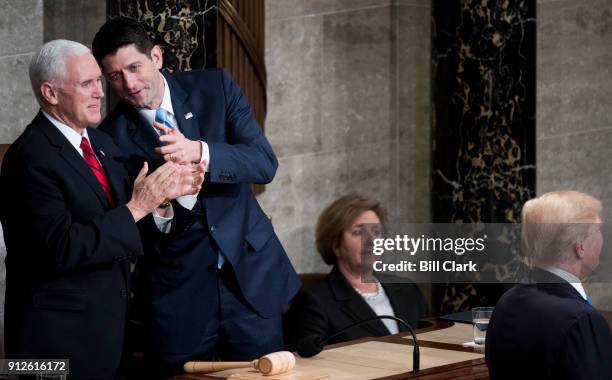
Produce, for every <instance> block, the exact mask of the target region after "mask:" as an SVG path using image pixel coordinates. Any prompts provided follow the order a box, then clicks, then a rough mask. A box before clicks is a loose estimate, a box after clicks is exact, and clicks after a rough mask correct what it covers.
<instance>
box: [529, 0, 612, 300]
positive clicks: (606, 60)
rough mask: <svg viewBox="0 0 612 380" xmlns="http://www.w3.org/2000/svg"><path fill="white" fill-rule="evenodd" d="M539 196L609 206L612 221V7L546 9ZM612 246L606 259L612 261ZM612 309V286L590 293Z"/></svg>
mask: <svg viewBox="0 0 612 380" xmlns="http://www.w3.org/2000/svg"><path fill="white" fill-rule="evenodd" d="M537 12H538V40H537V56H538V69H537V78H538V82H537V83H538V84H537V112H536V115H537V126H538V129H537V140H536V141H537V149H536V150H537V160H536V162H537V164H538V170H537V174H538V175H537V193H538V194H542V193H545V192H547V191H552V190H561V189H573V190H580V191H584V192H587V193H589V194H592V195H594V196H596V197H598V198H600V199H601V200H602V201H603V204H604V212H603V219H604V220H605V221H607V222H608V223H609V221H610V220H612V186H610V179H611V178H612V155H611V154H610V146H612V112H610V109H611V104H612V103H611V99H612V71H611V69H610V67H611V65H612V49H611V48H610V47H611V46H612V3H611V2H609V1H607V0H583V1H579V2H578V1H571V0H546V1H538V9H537ZM611 244H612V242H606V243H605V244H604V253H603V254H604V255H612V250H611V249H610V248H607V247H610V246H611ZM587 291H588V292H589V295H590V296H591V298H592V299H593V301H594V304H595V305H596V306H597V307H600V308H604V309H612V285H611V284H595V285H591V286H588V287H587Z"/></svg>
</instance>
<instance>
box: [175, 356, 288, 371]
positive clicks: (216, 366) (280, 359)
mask: <svg viewBox="0 0 612 380" xmlns="http://www.w3.org/2000/svg"><path fill="white" fill-rule="evenodd" d="M293 367H295V356H294V355H293V354H292V353H291V352H289V351H278V352H273V353H271V354H268V355H265V356H262V357H261V358H259V359H256V360H253V361H251V362H187V363H185V364H184V365H183V369H184V370H185V372H188V373H195V372H199V373H208V372H217V371H225V370H226V369H235V368H254V369H256V370H258V371H259V372H261V373H262V374H264V375H278V374H281V373H285V372H288V371H290V370H291V369H292V368H293Z"/></svg>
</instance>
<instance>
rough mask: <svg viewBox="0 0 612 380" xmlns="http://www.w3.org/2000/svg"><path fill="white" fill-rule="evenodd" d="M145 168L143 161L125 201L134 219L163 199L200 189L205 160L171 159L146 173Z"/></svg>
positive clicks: (150, 210) (192, 192)
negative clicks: (179, 161) (183, 161)
mask: <svg viewBox="0 0 612 380" xmlns="http://www.w3.org/2000/svg"><path fill="white" fill-rule="evenodd" d="M148 168H149V167H148V164H147V163H146V162H145V163H144V165H143V166H142V169H141V170H140V173H138V177H136V180H135V181H134V189H133V191H132V199H130V201H129V202H128V204H127V207H128V208H129V209H130V211H131V212H132V215H133V216H134V219H135V220H136V221H138V220H140V219H141V218H143V217H144V216H145V215H147V214H149V213H150V212H152V211H153V210H154V209H155V208H156V207H157V206H158V205H160V204H162V203H164V202H167V201H169V200H171V199H175V198H176V197H179V196H182V195H188V194H191V195H195V194H197V193H198V192H199V191H200V190H201V189H202V183H203V181H204V175H205V170H206V162H202V163H200V164H197V165H179V164H177V163H175V162H172V161H170V162H166V163H165V164H163V165H162V166H160V167H159V168H158V169H157V170H155V171H154V172H153V173H151V174H149V175H147V172H148Z"/></svg>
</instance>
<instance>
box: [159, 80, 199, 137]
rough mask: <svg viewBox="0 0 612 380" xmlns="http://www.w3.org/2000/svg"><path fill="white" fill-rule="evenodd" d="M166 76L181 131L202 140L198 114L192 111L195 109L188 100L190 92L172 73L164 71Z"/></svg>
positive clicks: (187, 135)
mask: <svg viewBox="0 0 612 380" xmlns="http://www.w3.org/2000/svg"><path fill="white" fill-rule="evenodd" d="M164 77H165V78H166V81H167V82H168V86H169V87H170V98H171V99H172V108H173V109H174V117H175V118H176V122H177V123H178V126H179V129H180V131H181V133H182V134H183V135H185V137H187V138H188V139H190V140H194V141H199V140H201V136H200V130H199V128H198V124H197V117H198V115H195V114H193V112H192V111H193V109H192V107H191V106H190V104H189V102H188V100H189V93H188V92H187V91H185V89H184V88H183V87H182V86H181V85H180V84H179V83H178V82H177V81H176V80H175V79H174V78H173V77H172V75H170V74H166V73H164Z"/></svg>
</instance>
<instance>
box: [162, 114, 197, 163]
mask: <svg viewBox="0 0 612 380" xmlns="http://www.w3.org/2000/svg"><path fill="white" fill-rule="evenodd" d="M153 126H154V127H155V128H157V129H158V130H160V131H161V136H160V137H159V141H161V142H162V143H163V144H164V145H163V146H161V147H158V148H155V152H156V153H157V154H161V155H162V156H163V157H164V160H166V161H173V162H176V163H177V164H191V163H194V164H198V163H200V159H201V158H202V143H201V142H199V141H193V140H189V139H188V138H186V137H185V136H184V135H183V134H182V133H181V132H179V131H178V130H177V129H176V128H167V127H166V126H164V125H163V124H160V123H158V122H154V123H153Z"/></svg>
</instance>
